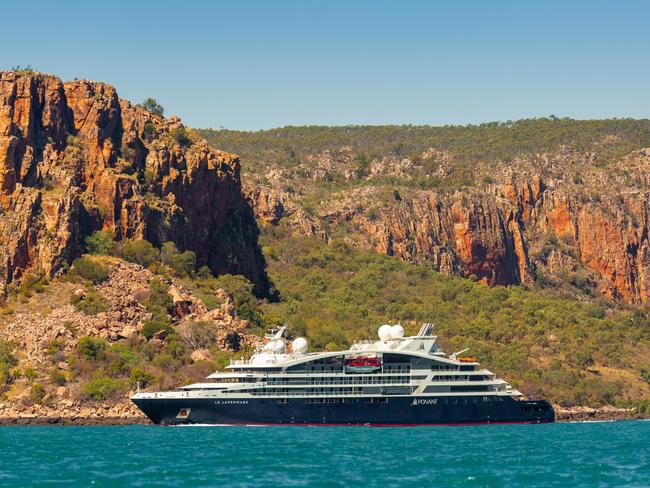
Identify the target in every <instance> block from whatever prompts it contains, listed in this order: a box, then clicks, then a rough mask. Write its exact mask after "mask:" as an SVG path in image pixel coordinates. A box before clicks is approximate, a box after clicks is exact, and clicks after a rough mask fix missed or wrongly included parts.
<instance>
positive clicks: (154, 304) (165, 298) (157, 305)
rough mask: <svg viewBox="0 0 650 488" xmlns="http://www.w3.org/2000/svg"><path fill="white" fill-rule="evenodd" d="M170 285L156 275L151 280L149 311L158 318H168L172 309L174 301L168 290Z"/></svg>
mask: <svg viewBox="0 0 650 488" xmlns="http://www.w3.org/2000/svg"><path fill="white" fill-rule="evenodd" d="M167 290H168V287H167V285H166V284H165V283H163V282H162V281H161V280H160V278H158V277H154V278H152V279H151V281H150V282H149V300H147V303H146V307H147V311H148V312H149V313H151V314H153V318H154V319H157V320H167V314H168V313H169V312H170V310H171V309H172V306H173V305H174V302H173V300H172V297H171V296H169V293H168V292H167Z"/></svg>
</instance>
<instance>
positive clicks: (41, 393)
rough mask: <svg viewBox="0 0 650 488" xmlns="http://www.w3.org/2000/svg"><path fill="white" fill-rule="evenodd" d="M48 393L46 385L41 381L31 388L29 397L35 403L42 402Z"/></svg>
mask: <svg viewBox="0 0 650 488" xmlns="http://www.w3.org/2000/svg"><path fill="white" fill-rule="evenodd" d="M46 394H47V392H46V391H45V387H44V386H43V385H41V384H40V383H34V384H33V385H32V386H31V388H30V389H29V399H30V400H31V401H32V402H34V403H41V402H42V401H43V399H44V398H45V395H46Z"/></svg>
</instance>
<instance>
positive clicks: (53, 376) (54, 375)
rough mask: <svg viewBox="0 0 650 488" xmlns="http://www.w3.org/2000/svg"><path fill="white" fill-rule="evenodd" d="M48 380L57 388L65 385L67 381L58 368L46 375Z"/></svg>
mask: <svg viewBox="0 0 650 488" xmlns="http://www.w3.org/2000/svg"><path fill="white" fill-rule="evenodd" d="M47 377H48V379H49V380H50V381H51V382H52V383H53V384H55V385H57V386H63V385H65V384H66V382H67V379H66V377H65V374H63V371H61V370H60V369H59V368H52V369H51V370H50V372H49V374H48V376H47Z"/></svg>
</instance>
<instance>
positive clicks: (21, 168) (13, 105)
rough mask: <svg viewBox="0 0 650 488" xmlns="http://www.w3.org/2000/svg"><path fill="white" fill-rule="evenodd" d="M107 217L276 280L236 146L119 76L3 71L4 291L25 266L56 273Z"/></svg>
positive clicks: (260, 281)
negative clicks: (115, 79)
mask: <svg viewBox="0 0 650 488" xmlns="http://www.w3.org/2000/svg"><path fill="white" fill-rule="evenodd" d="M97 229H107V230H111V231H114V233H115V238H116V239H124V238H133V239H147V240H149V241H151V242H152V243H154V244H157V245H159V244H160V243H162V242H164V241H168V240H171V241H174V242H175V243H176V244H177V246H178V247H179V249H181V250H192V251H194V252H195V253H196V255H197V264H198V265H199V266H202V265H208V266H209V267H210V268H211V269H212V271H213V272H214V273H217V274H218V273H224V272H228V273H241V274H244V275H246V276H247V277H248V278H249V279H251V280H252V281H253V282H254V283H255V284H256V286H257V289H258V291H259V292H260V293H266V291H267V289H268V282H267V278H266V274H265V271H264V260H263V257H262V255H261V253H260V251H259V248H258V245H257V235H258V230H257V226H256V223H255V219H254V216H253V213H252V211H251V209H250V207H249V206H248V204H247V202H246V201H245V200H244V198H243V197H242V194H241V183H240V165H239V160H238V158H237V156H234V155H232V154H227V153H224V152H221V151H218V150H215V149H213V148H211V147H210V146H208V145H207V143H206V142H205V141H203V140H199V139H198V138H196V137H195V136H194V135H193V134H192V133H191V132H188V131H186V130H185V128H184V127H183V125H182V124H181V122H180V120H179V119H178V118H175V117H170V118H168V119H163V118H161V117H158V116H156V115H154V114H152V113H150V112H148V111H146V110H144V109H143V108H140V107H137V106H133V105H132V104H130V103H129V102H128V101H125V100H120V99H119V98H118V96H117V93H116V91H115V89H114V88H113V87H111V86H109V85H106V84H103V83H96V82H90V81H72V82H66V83H63V82H61V80H59V79H58V78H56V77H53V76H48V75H41V74H29V75H20V74H18V73H15V72H3V73H0V295H1V294H3V293H5V292H6V287H7V285H8V284H9V283H11V282H14V281H16V280H19V279H20V277H21V276H22V275H24V274H25V273H26V272H31V271H38V272H43V273H45V274H46V275H49V276H51V275H53V274H55V273H56V272H57V271H58V270H59V269H61V268H62V267H63V266H64V265H65V263H69V262H70V261H71V260H72V259H74V258H75V257H76V256H77V255H78V254H79V253H80V252H81V251H82V244H83V240H84V238H85V237H86V236H87V235H89V234H90V233H91V232H93V231H94V230H97Z"/></svg>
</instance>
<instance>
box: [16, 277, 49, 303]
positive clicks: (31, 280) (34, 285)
mask: <svg viewBox="0 0 650 488" xmlns="http://www.w3.org/2000/svg"><path fill="white" fill-rule="evenodd" d="M46 284H47V280H46V279H45V278H44V277H43V275H41V274H38V273H34V274H28V275H26V276H24V277H23V279H22V281H21V283H20V286H19V287H18V294H19V295H20V296H23V297H26V298H31V297H32V296H33V295H34V293H43V292H44V291H45V285H46Z"/></svg>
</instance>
